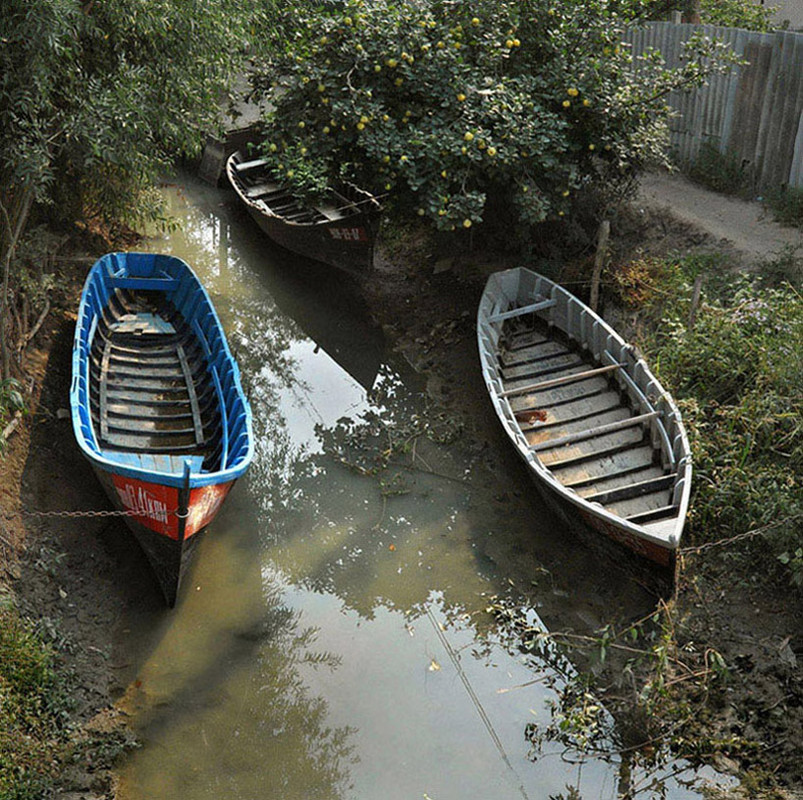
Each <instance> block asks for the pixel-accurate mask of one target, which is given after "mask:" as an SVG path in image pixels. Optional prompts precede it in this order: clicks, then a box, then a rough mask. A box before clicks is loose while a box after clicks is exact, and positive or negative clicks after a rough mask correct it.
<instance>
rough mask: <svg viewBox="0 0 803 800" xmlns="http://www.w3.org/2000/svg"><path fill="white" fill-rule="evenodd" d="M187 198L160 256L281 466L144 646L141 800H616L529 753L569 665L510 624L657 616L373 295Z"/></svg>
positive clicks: (145, 630)
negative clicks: (178, 262)
mask: <svg viewBox="0 0 803 800" xmlns="http://www.w3.org/2000/svg"><path fill="white" fill-rule="evenodd" d="M168 197H169V199H171V201H172V202H173V204H174V208H175V212H176V214H177V215H178V216H179V217H180V219H181V220H182V223H183V227H182V230H181V231H180V232H177V233H174V234H172V235H171V236H170V237H168V238H165V239H163V240H159V241H154V242H153V243H151V248H152V249H159V250H163V251H168V252H172V253H174V254H175V255H179V256H181V257H183V258H185V259H186V260H187V261H188V262H189V263H190V264H192V265H193V267H194V268H195V269H196V270H197V271H198V273H199V275H200V277H201V279H202V280H203V282H204V283H205V285H206V286H207V288H208V290H209V291H210V294H211V296H212V299H213V302H214V303H215V305H216V308H217V310H218V313H219V314H220V316H221V319H222V321H223V324H224V327H225V328H226V330H227V333H228V336H229V340H230V342H231V344H232V346H233V349H234V350H235V352H236V353H237V357H238V361H239V363H240V367H241V370H242V372H243V374H244V376H245V383H246V385H247V387H248V392H249V396H250V399H251V403H252V407H253V411H254V427H255V438H256V441H257V452H256V458H255V460H254V463H253V466H252V467H251V469H250V471H249V473H248V474H247V475H246V477H245V478H244V479H242V481H241V482H240V484H239V485H238V486H237V487H236V488H235V490H234V491H233V492H232V494H231V495H230V496H229V498H228V500H227V503H226V505H225V506H224V508H223V510H222V512H221V514H220V515H219V517H218V518H217V520H216V521H215V523H214V525H213V526H212V528H211V529H210V530H209V531H208V532H207V534H206V535H205V538H204V539H203V540H202V542H201V545H200V547H199V549H198V552H197V554H196V560H195V563H194V564H193V565H192V568H191V571H190V573H189V575H188V579H187V581H186V583H185V585H184V589H183V597H182V598H181V600H180V602H179V605H178V607H177V608H176V609H175V611H173V612H164V611H162V610H159V611H157V610H155V609H154V608H153V607H152V606H150V605H148V607H147V608H143V609H141V610H139V611H137V610H135V611H133V612H132V613H131V614H130V615H129V617H128V618H127V619H126V620H125V628H121V631H120V636H119V643H118V646H117V655H116V657H117V661H118V662H126V663H128V664H129V666H128V667H127V668H126V669H125V670H124V671H122V672H121V681H122V682H123V684H124V685H125V686H126V689H125V692H124V694H123V696H122V698H121V701H120V703H121V706H122V707H123V708H124V709H125V710H127V711H128V712H129V713H130V714H131V715H132V724H133V726H134V727H135V729H136V730H137V731H138V733H139V734H140V736H141V738H142V741H143V743H144V746H143V747H142V749H141V750H139V751H138V752H137V753H135V754H134V755H133V756H132V757H131V758H130V759H129V761H128V763H127V765H126V768H125V770H124V774H123V781H122V786H121V790H120V797H121V798H122V799H123V800H142V799H143V798H151V797H159V798H164V799H165V800H169V799H170V798H179V797H181V798H186V797H191V798H193V799H194V800H196V799H197V800H200V799H201V798H207V797H209V798H211V797H221V796H225V797H234V798H282V800H293V799H294V798H299V800H301V798H333V800H334V798H344V800H345V798H360V799H362V798H379V797H381V798H390V799H395V798H400V799H401V798H415V797H417V798H421V797H424V798H427V797H429V798H431V800H445V798H458V797H459V798H461V800H463V799H464V798H481V797H482V798H486V797H493V798H499V799H500V800H504V798H521V797H524V798H532V799H533V800H534V799H535V798H543V800H546V798H548V797H550V796H551V795H556V794H558V793H560V792H562V791H564V790H565V787H566V786H567V785H569V786H572V787H574V788H576V789H577V790H579V791H580V794H581V795H582V797H585V798H614V797H616V795H617V785H618V782H619V774H618V765H617V763H615V760H614V763H608V762H607V761H606V760H604V759H589V760H585V761H584V760H583V759H581V758H579V756H576V757H574V756H572V754H570V753H569V754H567V752H566V751H565V750H564V749H563V748H562V747H560V746H557V745H555V746H554V747H551V746H550V745H548V744H547V745H545V746H544V747H543V748H542V751H541V752H540V753H539V757H538V760H537V761H533V760H531V758H530V756H531V755H532V754H531V752H530V743H529V742H528V741H527V740H526V738H525V736H524V732H525V730H526V729H527V726H528V724H529V723H532V722H533V721H539V722H543V721H544V720H548V719H549V709H550V703H551V702H552V701H554V698H555V690H556V687H558V686H560V684H561V683H562V682H563V681H565V680H566V677H567V675H566V667H565V665H563V664H562V663H561V664H559V663H557V662H552V661H550V659H549V658H541V659H536V658H535V657H533V656H526V657H525V656H523V655H522V654H520V653H518V652H517V650H516V648H515V646H513V645H511V643H510V642H508V641H506V639H505V637H504V635H503V634H502V633H501V632H500V631H499V630H498V629H497V626H496V624H495V622H494V620H493V618H492V617H491V615H490V614H489V612H488V611H487V607H488V604H489V600H490V598H492V597H495V596H498V595H505V596H508V597H513V598H514V599H516V598H518V599H519V601H520V602H524V599H523V598H528V597H530V598H531V597H532V596H533V595H535V596H537V597H538V598H539V599H538V601H537V605H538V606H539V612H536V611H535V610H532V611H531V613H532V614H533V615H535V617H536V619H537V618H538V614H539V613H540V615H541V616H542V617H544V618H546V620H547V622H548V624H550V625H553V624H559V625H561V626H563V625H565V624H566V622H567V620H571V621H573V623H574V625H575V626H576V625H582V626H584V628H585V629H588V628H589V627H590V628H592V629H593V627H595V625H596V624H598V623H599V624H601V620H602V618H603V615H604V614H611V615H614V614H618V615H624V616H629V617H634V616H640V615H641V614H642V613H643V612H644V610H645V608H646V607H647V606H646V605H645V604H648V603H649V600H648V598H646V597H644V596H640V595H638V594H632V593H631V594H628V593H627V592H622V591H621V590H622V587H621V586H617V585H615V584H616V581H615V579H614V578H612V577H611V576H610V575H608V574H606V573H605V570H604V568H602V567H601V566H600V564H599V563H598V561H597V560H596V559H595V558H594V557H592V556H590V555H589V554H588V553H587V552H586V551H585V550H584V549H583V548H581V547H579V546H578V545H577V543H576V542H574V541H569V538H570V537H566V541H563V542H562V541H561V539H562V538H564V532H563V531H562V529H561V528H560V527H559V526H558V523H557V522H555V521H554V520H553V518H552V517H551V516H549V515H548V514H547V513H545V512H544V510H543V509H542V508H541V506H540V504H539V503H538V501H537V498H535V497H534V493H533V492H531V491H525V490H524V488H523V487H524V486H525V484H524V483H523V482H522V479H521V474H520V473H521V471H514V470H511V473H510V474H509V475H501V476H500V475H493V474H489V473H488V471H487V469H486V468H484V467H483V464H482V461H481V459H479V458H478V457H477V454H478V453H479V452H481V447H480V448H476V447H472V446H470V445H471V443H466V442H465V441H464V440H463V439H462V438H461V431H460V430H459V428H457V427H456V425H455V423H454V421H453V420H450V419H449V418H448V416H447V415H446V414H444V413H443V412H442V411H441V410H439V409H437V408H434V407H432V406H431V405H430V404H429V402H428V401H427V400H426V398H425V397H423V396H422V395H421V394H420V392H419V391H418V388H419V386H418V382H417V380H416V376H415V375H412V374H409V371H408V370H407V368H406V366H405V365H404V364H397V363H396V362H395V361H394V360H393V357H392V356H389V355H388V354H386V353H385V349H384V343H383V341H382V337H381V333H380V332H379V331H377V330H376V329H375V328H373V327H372V326H371V325H370V324H369V323H368V322H367V321H366V320H367V314H366V313H365V310H364V309H363V308H362V305H361V303H360V301H359V294H358V291H357V288H356V287H355V286H354V285H353V284H351V283H350V282H349V281H348V280H344V279H343V278H341V277H340V276H338V275H336V274H333V273H331V272H329V271H324V270H322V269H320V268H318V267H315V266H313V265H309V264H306V263H305V264H303V269H302V265H299V264H298V263H297V261H296V260H295V259H293V258H292V257H290V256H288V255H287V254H285V253H282V252H280V251H278V250H277V249H276V248H274V247H273V246H272V245H270V243H269V242H266V241H265V240H264V238H263V237H262V234H261V233H260V232H259V231H258V230H257V229H256V226H255V225H253V223H251V221H250V220H248V219H247V218H246V217H245V216H244V215H241V214H239V213H238V212H237V211H236V210H235V209H233V208H232V207H231V206H230V205H229V204H228V202H227V196H226V195H225V194H224V193H222V192H219V191H217V190H213V189H210V188H208V187H202V186H198V185H196V184H194V183H193V182H191V181H188V182H187V185H186V187H183V188H178V189H175V190H169V191H168ZM545 554H547V557H546V561H545V560H544V555H545ZM544 563H548V564H549V569H547V568H546V567H544V566H543V564H544ZM562 563H563V566H565V568H566V574H565V575H562V574H561V573H560V569H561V564H562ZM666 796H667V797H671V798H682V797H687V796H693V795H691V794H690V793H689V792H688V791H687V790H685V789H684V788H683V787H681V785H680V784H678V783H677V782H673V783H672V784H671V786H670V788H669V791H668V794H667V795H666Z"/></svg>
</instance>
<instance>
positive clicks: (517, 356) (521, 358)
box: [501, 339, 572, 370]
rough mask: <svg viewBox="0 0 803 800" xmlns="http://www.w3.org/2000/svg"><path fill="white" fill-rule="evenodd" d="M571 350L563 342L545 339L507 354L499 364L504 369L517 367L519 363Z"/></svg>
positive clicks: (551, 356) (559, 354)
mask: <svg viewBox="0 0 803 800" xmlns="http://www.w3.org/2000/svg"><path fill="white" fill-rule="evenodd" d="M571 352H572V350H571V348H570V347H568V346H567V345H565V344H563V342H556V341H553V340H551V339H546V340H545V341H543V342H539V343H538V344H533V345H529V346H528V347H525V348H523V349H521V350H516V351H514V352H513V353H510V354H508V355H507V356H506V357H505V358H504V359H503V360H502V361H501V364H502V367H503V368H504V369H505V370H508V369H510V368H511V367H517V366H519V365H521V364H527V363H530V362H534V361H543V360H544V359H547V358H554V357H555V356H565V355H569V354H570V353H571Z"/></svg>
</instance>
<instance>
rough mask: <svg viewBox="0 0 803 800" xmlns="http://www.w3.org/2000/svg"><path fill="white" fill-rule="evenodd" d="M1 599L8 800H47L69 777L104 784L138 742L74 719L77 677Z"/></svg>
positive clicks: (1, 714)
mask: <svg viewBox="0 0 803 800" xmlns="http://www.w3.org/2000/svg"><path fill="white" fill-rule="evenodd" d="M0 599H2V600H3V602H2V603H0V800H42V798H45V797H51V796H53V795H54V792H55V791H56V789H57V788H59V787H61V788H65V787H63V786H62V784H63V783H64V781H65V780H66V781H68V782H69V779H68V778H66V777H65V776H66V775H67V774H68V773H72V774H73V775H75V774H80V773H82V772H83V773H87V774H90V773H91V774H92V775H93V776H95V778H98V776H99V773H100V771H102V770H106V769H108V768H109V767H110V766H111V765H112V764H113V762H114V760H115V759H116V758H117V756H118V755H119V754H120V753H122V752H123V751H124V750H126V749H130V747H131V746H133V742H130V741H129V739H128V736H127V734H126V732H125V731H124V730H122V729H120V728H112V729H109V730H102V731H95V730H93V731H89V730H84V729H83V728H81V726H79V725H78V724H76V723H75V722H74V721H73V719H72V717H71V713H72V711H73V709H74V704H73V702H72V700H71V697H72V694H73V692H72V686H71V678H70V677H69V674H68V673H65V671H64V668H63V667H61V666H60V665H59V660H58V654H57V651H56V649H55V647H54V646H52V645H49V644H47V643H46V642H45V641H44V639H43V637H42V636H41V635H40V634H39V632H38V631H37V629H36V627H35V626H34V625H33V624H32V623H30V622H29V621H27V620H25V619H23V618H22V617H21V616H20V615H19V613H18V612H17V611H16V609H15V608H14V607H13V604H12V603H11V602H10V600H9V598H8V597H7V596H3V597H2V598H0ZM66 788H70V787H69V786H67V787H66Z"/></svg>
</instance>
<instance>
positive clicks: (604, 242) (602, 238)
mask: <svg viewBox="0 0 803 800" xmlns="http://www.w3.org/2000/svg"><path fill="white" fill-rule="evenodd" d="M610 234H611V223H610V221H609V220H607V219H604V220H602V222H600V225H599V231H597V253H596V255H595V256H594V271H593V272H592V273H591V299H590V301H589V306H591V310H592V311H596V310H597V304H598V303H599V282H600V278H601V277H602V268H603V267H604V266H605V255H606V253H607V250H608V237H609V236H610Z"/></svg>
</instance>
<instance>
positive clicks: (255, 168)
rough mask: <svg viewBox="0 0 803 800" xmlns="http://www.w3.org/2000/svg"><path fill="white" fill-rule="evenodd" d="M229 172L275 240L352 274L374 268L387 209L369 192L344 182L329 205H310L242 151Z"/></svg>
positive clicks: (240, 194) (233, 157)
mask: <svg viewBox="0 0 803 800" xmlns="http://www.w3.org/2000/svg"><path fill="white" fill-rule="evenodd" d="M226 174H227V176H228V180H229V184H230V185H231V187H232V188H233V189H234V192H235V194H236V195H237V197H238V199H239V200H240V202H241V203H242V204H243V205H244V206H245V208H246V209H247V211H248V213H249V214H250V216H251V217H252V218H253V220H254V221H255V222H256V223H257V225H258V226H259V227H260V228H261V230H262V231H263V233H265V234H266V235H267V236H268V237H269V238H270V239H271V240H273V241H274V242H275V243H276V244H278V245H280V246H281V247H283V248H285V249H286V250H289V251H290V252H292V253H296V254H297V255H301V256H304V257H305V258H310V259H312V260H314V261H318V262H320V263H322V264H327V265H329V266H331V267H335V268H336V269H338V270H341V271H343V272H346V273H349V274H352V275H358V276H359V275H362V274H365V273H366V272H368V271H370V270H371V269H372V268H373V264H374V246H375V243H376V238H377V235H378V232H379V221H380V217H381V213H382V207H381V205H380V204H379V202H378V201H377V200H376V198H375V197H374V196H373V195H371V194H370V193H369V192H366V191H364V190H362V189H360V188H358V187H356V186H353V185H344V186H343V187H340V188H341V191H340V192H334V191H331V194H332V197H331V198H330V200H329V201H328V202H327V203H322V204H320V205H319V206H312V205H310V206H307V205H304V204H302V203H301V202H300V201H299V200H298V199H297V198H295V197H294V196H293V195H292V193H290V192H289V191H287V190H285V189H283V188H282V187H281V186H280V185H278V184H275V183H273V182H272V181H271V178H270V174H269V172H268V171H267V165H266V164H265V163H263V161H262V160H261V159H257V160H255V161H251V162H245V161H244V160H243V158H242V155H241V153H240V152H239V151H237V152H235V153H233V154H232V155H231V156H230V157H229V158H228V160H227V162H226Z"/></svg>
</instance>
